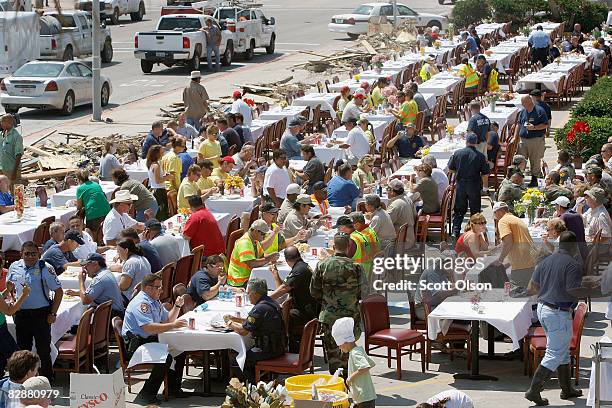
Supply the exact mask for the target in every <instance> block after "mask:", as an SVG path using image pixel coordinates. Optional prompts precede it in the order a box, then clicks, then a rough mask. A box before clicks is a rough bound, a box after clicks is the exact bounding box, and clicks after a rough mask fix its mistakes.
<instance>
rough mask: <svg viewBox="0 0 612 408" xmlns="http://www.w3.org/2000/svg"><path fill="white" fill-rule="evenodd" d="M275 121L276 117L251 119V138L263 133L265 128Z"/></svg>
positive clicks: (254, 138)
mask: <svg viewBox="0 0 612 408" xmlns="http://www.w3.org/2000/svg"><path fill="white" fill-rule="evenodd" d="M264 113H265V112H264ZM276 122H278V120H277V119H253V121H252V122H251V126H249V129H250V130H251V136H253V140H257V139H259V138H260V137H261V136H262V135H263V132H264V130H265V128H267V127H268V126H271V125H273V124H275V123H276Z"/></svg>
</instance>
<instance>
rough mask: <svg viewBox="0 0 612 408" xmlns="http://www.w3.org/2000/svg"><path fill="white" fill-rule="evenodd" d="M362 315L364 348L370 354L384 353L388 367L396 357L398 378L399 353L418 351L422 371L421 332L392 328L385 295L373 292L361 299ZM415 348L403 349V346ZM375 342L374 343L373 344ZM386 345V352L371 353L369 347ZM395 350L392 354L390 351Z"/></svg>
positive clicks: (423, 341)
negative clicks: (416, 346)
mask: <svg viewBox="0 0 612 408" xmlns="http://www.w3.org/2000/svg"><path fill="white" fill-rule="evenodd" d="M360 309H361V316H362V317H363V324H364V328H365V332H364V334H365V352H366V353H367V354H368V355H370V356H375V357H387V365H388V366H389V368H391V360H397V368H396V372H397V379H398V380H401V379H402V357H403V356H405V355H407V354H408V355H410V357H411V358H412V353H416V352H419V353H420V354H421V371H422V372H423V373H424V372H425V365H426V363H427V362H426V358H425V337H423V334H422V333H420V332H418V331H416V330H411V329H392V328H391V323H390V321H389V308H388V306H387V299H385V297H384V296H382V295H378V294H374V295H370V296H368V297H367V298H366V299H364V300H362V301H361V304H360ZM417 344H419V345H420V347H418V348H414V349H413V348H410V349H405V348H404V347H406V346H411V347H412V346H415V345H417ZM372 346H374V347H372ZM383 347H386V348H387V355H381V354H374V353H372V352H371V350H376V349H379V348H383ZM391 350H395V357H393V356H392V355H391Z"/></svg>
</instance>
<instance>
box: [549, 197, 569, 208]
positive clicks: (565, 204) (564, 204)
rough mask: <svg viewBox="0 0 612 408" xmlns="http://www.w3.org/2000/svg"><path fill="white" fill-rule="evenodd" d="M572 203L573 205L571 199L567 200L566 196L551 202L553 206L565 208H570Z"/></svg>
mask: <svg viewBox="0 0 612 408" xmlns="http://www.w3.org/2000/svg"><path fill="white" fill-rule="evenodd" d="M570 203H571V201H570V199H569V198H567V197H566V196H559V197H557V199H556V200H554V201H553V202H551V204H556V205H560V206H561V207H563V208H569V206H570Z"/></svg>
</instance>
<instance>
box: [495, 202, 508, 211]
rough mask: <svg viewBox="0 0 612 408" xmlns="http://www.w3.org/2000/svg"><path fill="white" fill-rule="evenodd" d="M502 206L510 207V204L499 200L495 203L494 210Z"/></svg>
mask: <svg viewBox="0 0 612 408" xmlns="http://www.w3.org/2000/svg"><path fill="white" fill-rule="evenodd" d="M502 208H505V209H508V204H506V203H504V202H503V201H497V202H496V203H495V204H493V212H495V211H497V210H501V209H502Z"/></svg>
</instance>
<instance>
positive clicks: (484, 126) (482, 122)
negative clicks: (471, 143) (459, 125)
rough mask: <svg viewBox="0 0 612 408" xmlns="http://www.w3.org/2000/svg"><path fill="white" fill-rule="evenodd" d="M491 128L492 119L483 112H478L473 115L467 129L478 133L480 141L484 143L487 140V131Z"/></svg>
mask: <svg viewBox="0 0 612 408" xmlns="http://www.w3.org/2000/svg"><path fill="white" fill-rule="evenodd" d="M490 128H491V121H490V120H489V118H487V117H486V116H485V115H483V114H482V113H480V112H478V113H476V114H475V115H472V117H471V118H470V120H469V121H468V127H467V130H469V131H471V132H474V133H476V136H478V143H484V142H486V140H487V133H488V132H489V129H490Z"/></svg>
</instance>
